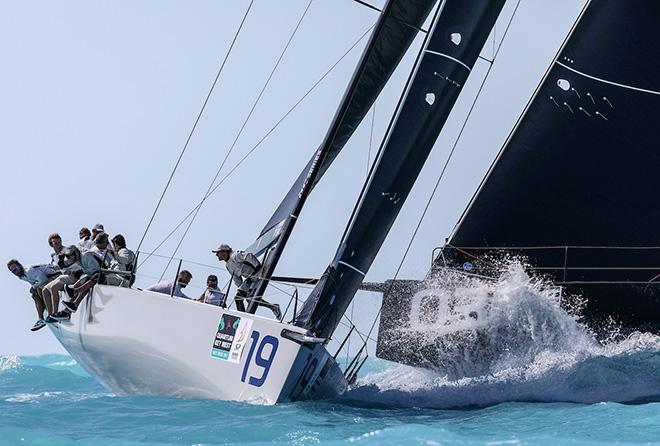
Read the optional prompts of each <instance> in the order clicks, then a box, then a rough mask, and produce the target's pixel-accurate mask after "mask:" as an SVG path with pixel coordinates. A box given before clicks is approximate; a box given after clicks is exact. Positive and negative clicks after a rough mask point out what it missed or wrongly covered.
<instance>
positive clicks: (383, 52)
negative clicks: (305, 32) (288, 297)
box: [248, 0, 436, 310]
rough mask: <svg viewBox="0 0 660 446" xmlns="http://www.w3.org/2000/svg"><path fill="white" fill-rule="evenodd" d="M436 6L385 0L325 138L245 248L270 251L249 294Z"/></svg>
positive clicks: (420, 0)
mask: <svg viewBox="0 0 660 446" xmlns="http://www.w3.org/2000/svg"><path fill="white" fill-rule="evenodd" d="M435 3H436V0H389V1H388V2H387V4H386V5H385V8H384V9H383V11H382V13H381V15H380V17H379V19H378V22H377V23H376V25H375V27H374V32H373V33H372V35H371V38H370V40H369V42H368V44H367V46H366V48H365V50H364V52H363V54H362V57H361V59H360V62H359V64H358V66H357V68H356V70H355V72H354V74H353V78H352V79H351V82H350V83H349V85H348V87H347V89H346V92H345V93H344V96H343V98H342V101H341V103H340V105H339V107H338V109H337V112H336V113H335V116H334V118H333V121H332V123H331V125H330V128H329V130H328V132H327V134H326V136H325V139H324V140H323V142H322V143H321V145H320V146H319V148H318V149H317V150H316V151H315V152H314V155H313V156H312V158H311V159H310V161H309V162H308V163H307V165H306V166H305V168H304V169H303V171H302V172H301V173H300V175H299V176H298V179H297V180H296V181H295V182H294V183H293V186H291V189H290V190H289V192H288V193H287V194H286V196H285V197H284V200H283V201H282V203H281V204H280V205H279V206H278V208H277V209H276V210H275V213H274V214H273V216H272V217H271V218H270V219H269V220H268V223H266V226H264V228H263V229H262V231H261V233H260V234H259V237H257V240H256V241H255V242H254V243H253V244H252V246H250V248H249V249H248V250H249V251H251V252H253V253H255V254H257V255H259V254H262V253H264V252H265V251H266V250H268V249H269V248H271V247H273V246H274V249H273V250H272V251H271V252H269V253H268V255H267V258H266V260H265V262H264V268H263V277H264V280H263V281H262V282H261V283H260V284H259V285H258V286H257V288H256V289H255V290H254V292H253V295H257V296H259V295H262V294H263V291H264V289H265V287H266V285H267V284H268V279H269V278H270V276H271V275H272V273H273V271H274V269H275V266H276V264H277V262H278V260H279V257H280V255H281V254H282V251H283V249H284V246H285V244H286V241H287V239H288V236H289V234H290V233H291V231H292V229H293V226H294V225H295V222H296V219H297V217H298V214H299V213H300V210H301V209H302V206H303V204H304V202H305V199H306V198H307V196H308V195H309V193H310V192H311V190H312V188H313V187H314V185H316V183H317V182H318V181H319V180H320V179H321V177H322V176H323V174H324V173H325V171H326V170H327V169H328V167H329V166H330V164H332V162H333V161H334V159H335V158H336V157H337V155H338V154H339V152H340V151H341V150H342V148H343V147H344V145H345V144H346V142H347V141H348V139H349V138H350V137H351V135H352V134H353V132H354V131H355V130H356V129H357V127H358V126H359V124H360V122H361V121H362V119H363V118H364V116H365V115H366V114H367V113H368V112H369V109H370V108H371V106H372V105H373V103H374V101H375V100H376V98H377V97H378V95H379V94H380V92H381V90H382V89H383V87H384V86H385V84H386V83H387V81H388V79H389V78H390V76H391V75H392V73H393V72H394V70H395V68H396V67H397V65H398V64H399V62H400V61H401V59H402V58H403V56H404V55H405V53H406V51H407V50H408V48H409V47H410V45H411V44H412V42H413V40H414V38H415V36H416V35H417V33H418V32H419V30H420V28H421V26H422V25H423V24H424V21H425V20H426V18H427V17H428V15H429V13H430V11H431V9H432V8H433V5H434V4H435ZM278 242H279V244H278ZM276 244H277V246H275V245H276ZM254 309H255V307H254V306H253V307H252V308H251V310H254Z"/></svg>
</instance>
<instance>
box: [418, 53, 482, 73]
mask: <svg viewBox="0 0 660 446" xmlns="http://www.w3.org/2000/svg"><path fill="white" fill-rule="evenodd" d="M424 52H425V53H431V54H435V55H436V56H442V57H445V58H447V59H449V60H453V61H454V62H456V63H458V64H461V65H462V66H463V67H464V68H465V69H466V70H468V71H469V72H471V71H472V68H470V67H469V66H467V64H465V63H463V62H461V61H460V60H458V59H456V58H455V57H451V56H450V55H448V54H445V53H439V52H437V51H432V50H424Z"/></svg>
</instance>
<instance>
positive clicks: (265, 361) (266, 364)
mask: <svg viewBox="0 0 660 446" xmlns="http://www.w3.org/2000/svg"><path fill="white" fill-rule="evenodd" d="M251 336H252V343H251V345H250V351H249V352H248V355H247V358H246V359H245V365H244V366H243V374H242V375H241V382H245V378H246V377H247V374H248V369H249V368H250V364H251V362H252V356H253V355H254V350H255V349H256V350H257V354H256V356H255V357H254V364H255V366H256V367H259V368H261V369H262V371H261V376H260V377H256V376H250V378H249V379H248V383H249V384H250V385H252V386H255V387H261V386H263V385H264V383H265V382H266V378H267V377H268V373H269V372H270V367H271V366H272V365H273V359H275V353H277V347H278V346H279V344H280V341H279V339H277V338H276V337H275V336H271V335H266V336H264V337H263V338H262V339H261V343H259V338H260V337H261V334H260V333H259V332H258V331H257V330H253V331H252V335H251ZM257 343H259V347H258V348H257ZM268 345H269V346H270V349H269V350H270V351H269V352H268V353H267V354H266V355H265V356H264V351H265V350H266V346H268Z"/></svg>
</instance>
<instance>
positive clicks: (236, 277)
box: [211, 244, 282, 319]
mask: <svg viewBox="0 0 660 446" xmlns="http://www.w3.org/2000/svg"><path fill="white" fill-rule="evenodd" d="M211 252H213V253H214V254H215V256H216V257H217V258H218V260H220V261H221V262H222V261H224V262H225V264H226V267H227V271H228V272H229V274H231V277H232V279H233V281H234V283H235V284H236V286H237V287H238V290H237V291H236V296H235V297H234V302H236V309H237V310H238V311H245V302H244V300H245V298H247V297H248V296H249V294H250V291H252V289H253V288H254V287H255V286H256V285H257V282H258V281H259V273H260V272H261V262H259V259H257V257H256V256H255V255H254V254H252V253H250V252H246V251H234V250H232V249H231V247H230V246H229V245H226V244H222V245H220V246H218V248H217V249H214V250H213V251H211ZM253 299H255V300H256V302H258V304H260V305H264V306H267V307H268V308H270V309H271V310H272V311H273V313H274V314H275V317H276V318H277V319H280V317H281V316H282V313H281V311H280V307H279V305H277V304H270V303H268V302H266V301H265V300H263V298H261V297H257V296H255V297H254V298H253Z"/></svg>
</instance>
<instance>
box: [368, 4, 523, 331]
mask: <svg viewBox="0 0 660 446" xmlns="http://www.w3.org/2000/svg"><path fill="white" fill-rule="evenodd" d="M520 1H521V0H518V2H517V3H516V7H515V8H514V10H513V14H511V18H510V19H509V23H508V24H507V26H506V29H505V30H504V33H503V34H502V40H501V41H500V44H499V45H498V47H497V51H495V54H494V55H493V60H492V62H491V63H490V64H489V66H488V71H486V75H485V76H484V78H483V80H482V81H481V85H480V86H479V90H478V91H477V95H476V96H475V98H474V100H473V101H472V105H471V106H470V109H469V111H468V113H467V116H466V117H465V120H464V121H463V125H462V126H461V129H460V131H459V132H458V135H457V136H456V139H455V140H454V144H453V145H452V148H451V150H450V151H449V155H448V156H447V159H446V160H445V164H444V165H443V166H442V170H441V171H440V176H439V177H438V180H437V181H436V183H435V186H434V187H433V190H432V192H431V195H430V196H429V198H428V200H427V202H426V206H425V207H424V211H423V212H422V215H421V217H420V219H419V221H418V222H417V226H416V227H415V230H414V231H413V234H412V237H411V238H410V241H409V242H408V246H407V247H406V250H405V251H404V253H403V256H402V257H401V261H400V262H399V266H398V267H397V269H396V272H395V273H394V278H393V279H392V281H391V282H390V286H389V287H388V288H387V291H385V293H383V296H385V295H387V294H389V293H390V291H392V287H393V286H394V283H395V281H396V279H397V277H398V276H399V272H401V268H402V267H403V264H404V262H405V260H406V257H407V255H408V253H409V252H410V248H411V247H412V244H413V242H414V241H415V237H417V233H418V232H419V228H420V227H421V226H422V222H423V221H424V218H425V217H426V213H427V212H428V210H429V207H430V206H431V202H432V201H433V197H434V196H435V193H436V192H437V190H438V186H439V185H440V182H441V181H442V178H443V177H444V174H445V172H446V170H447V166H449V162H450V161H451V158H452V156H453V155H454V152H455V151H456V147H457V146H458V143H459V141H460V139H461V137H462V135H463V131H464V130H465V128H466V127H467V123H468V122H469V120H470V117H471V116H472V112H473V111H474V107H475V106H476V104H477V101H478V100H479V96H480V95H481V91H482V90H483V88H484V85H486V81H487V80H488V77H489V75H490V72H491V70H492V68H493V63H494V62H495V59H496V58H497V55H498V54H499V52H500V49H501V48H502V44H503V43H504V40H505V39H506V35H507V32H508V31H509V27H510V26H511V23H512V22H513V18H514V17H515V15H516V12H517V11H518V7H519V6H520ZM382 309H383V307H382V302H381V307H380V308H379V309H378V313H376V317H375V318H374V320H373V322H372V324H371V327H370V328H369V332H368V334H367V337H371V333H372V332H373V330H374V328H375V327H376V321H378V318H379V316H380V313H381V311H382Z"/></svg>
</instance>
